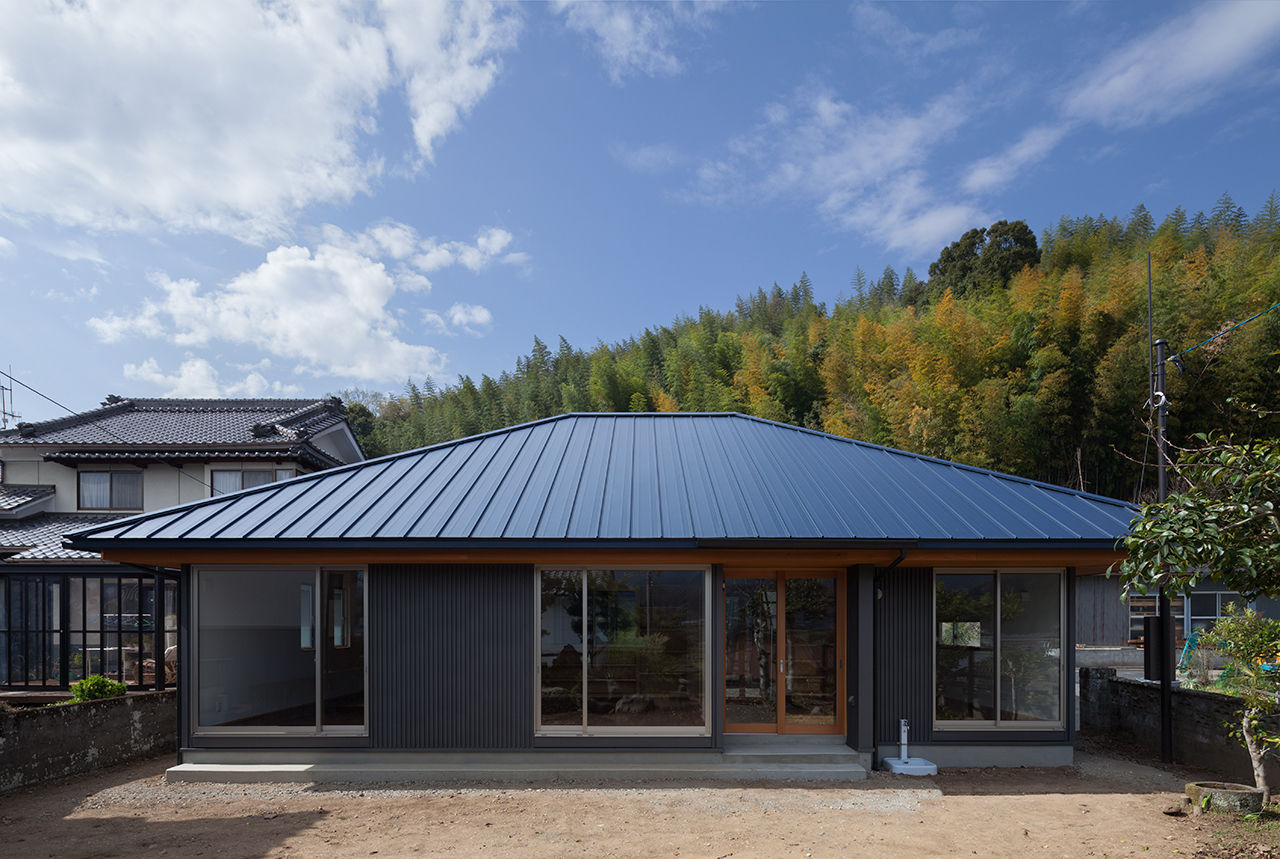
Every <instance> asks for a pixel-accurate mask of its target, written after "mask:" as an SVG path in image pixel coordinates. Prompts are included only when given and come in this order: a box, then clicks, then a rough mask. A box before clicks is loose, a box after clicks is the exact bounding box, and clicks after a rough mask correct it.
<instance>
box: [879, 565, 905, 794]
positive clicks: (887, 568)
mask: <svg viewBox="0 0 1280 859" xmlns="http://www.w3.org/2000/svg"><path fill="white" fill-rule="evenodd" d="M906 559H907V550H906V548H905V547H902V548H899V549H898V557H896V558H894V559H893V560H892V561H891V562H890V563H889V566H887V567H885V568H884V569H885V570H892V569H895V568H896V567H897V566H898V565H899V564H901V563H902V562H903V561H905V560H906ZM880 599H881V593H880V576H875V577H873V578H872V580H871V600H872V603H871V669H872V679H871V682H872V684H873V685H872V689H873V690H874V689H875V683H876V681H877V679H878V678H877V677H876V675H875V672H876V671H878V670H879V667H880V634H879V633H880V621H879V619H878V614H879V608H878V607H877V606H876V603H878V602H879V601H880ZM879 711H880V708H879V707H877V706H875V705H874V704H873V705H872V707H871V767H872V769H879V764H880V712H879Z"/></svg>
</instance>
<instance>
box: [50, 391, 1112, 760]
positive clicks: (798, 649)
mask: <svg viewBox="0 0 1280 859" xmlns="http://www.w3.org/2000/svg"><path fill="white" fill-rule="evenodd" d="M1133 514H1134V508H1132V507H1131V506H1130V505H1128V504H1125V503H1122V502H1120V501H1115V500H1112V499H1109V498H1103V497H1099V496H1095V495H1089V494H1086V493H1082V492H1077V491H1074V490H1070V489H1065V488H1062V487H1058V486H1051V485H1048V484H1044V483H1037V482H1035V481H1031V480H1025V479H1022V478H1018V477H1013V476H1010V475H1006V474H998V473H995V472H992V471H987V470H984V469H980V468H973V467H969V466H964V465H958V464H956V463H952V462H947V461H944V460H939V459H933V458H930V457H926V456H919V455H916V454H911V453H906V452H903V451H899V450H893V449H890V448H885V447H880V446H877V445H873V444H868V443H864V442H859V441H853V440H850V439H846V438H839V437H836V436H831V435H827V434H825V433H821V432H815V431H811V430H806V429H800V428H797V427H793V426H789V425H786V424H781V423H775V422H772V421H767V420H762V419H759V418H754V417H748V416H745V415H740V414H680V413H675V414H571V415H561V416H559V417H554V418H550V419H547V420H542V421H537V422H534V423H529V424H524V425H521V426H516V427H512V428H510V429H505V430H501V431H498V432H492V433H487V434H484V435H479V436H475V437H471V438H466V439H462V440H458V441H453V442H449V443H446V444H440V445H436V446H433V447H428V448H423V449H421V450H414V451H409V452H407V453H400V454H396V455H393V456H387V457H383V458H380V459H376V460H370V461H367V462H362V463H357V464H354V465H348V466H343V467H339V468H334V469H330V470H329V471H326V472H323V473H318V474H313V475H308V476H305V477H301V478H299V479H297V480H293V481H290V482H288V483H283V484H276V485H266V486H258V487H254V488H251V489H245V490H243V491H241V492H239V493H234V494H231V495H228V496H225V497H217V498H211V499H205V500H201V501H196V502H192V503H188V504H184V505H181V506H179V507H176V508H172V509H169V510H163V511H158V512H153V513H146V514H144V515H141V516H134V517H130V518H128V519H125V520H122V521H119V522H110V523H105V524H98V525H92V526H90V527H87V528H84V529H81V530H79V531H77V532H76V533H75V534H73V535H72V536H71V537H70V545H71V547H72V548H75V549H79V550H84V551H96V552H101V553H102V554H103V556H104V557H106V558H109V559H112V560H116V561H119V562H122V563H129V564H134V565H137V566H139V567H143V568H148V569H149V568H156V569H180V570H181V578H180V581H181V583H182V595H183V596H182V598H183V604H184V606H185V607H186V611H185V612H184V614H183V617H184V618H186V620H187V622H186V624H185V626H184V628H183V630H182V643H181V647H180V653H181V655H182V672H181V675H180V676H181V678H182V687H183V694H182V696H181V703H180V709H181V712H180V734H181V743H180V745H181V747H182V749H183V752H182V754H183V760H184V761H188V762H190V761H200V762H202V763H210V762H212V763H213V764H214V765H217V763H218V762H223V763H225V764H227V765H232V764H243V763H245V762H252V763H255V764H257V765H260V766H267V767H268V768H269V767H270V766H271V765H279V766H280V767H282V769H278V770H276V771H275V773H276V775H277V776H279V777H282V778H287V777H288V772H287V767H286V766H285V765H286V764H288V765H289V766H293V767H295V769H296V768H297V767H299V766H305V765H311V764H316V763H318V762H324V761H332V760H334V759H335V758H337V757H342V756H343V755H347V756H350V755H352V754H357V753H358V754H359V755H360V758H359V759H360V760H361V761H364V762H366V763H368V765H370V766H373V767H375V768H376V767H377V766H378V765H379V761H382V762H387V763H389V762H391V761H395V762H397V765H401V764H403V763H404V762H405V761H411V760H426V759H429V758H430V757H431V756H432V755H437V754H438V753H443V752H447V753H457V752H469V753H481V752H484V753H497V752H503V753H511V754H517V753H518V754H520V755H523V756H524V757H523V758H521V759H522V760H527V759H528V757H529V756H533V757H534V758H535V759H536V757H537V756H538V755H541V754H543V753H544V752H548V751H552V750H557V751H559V752H561V753H564V752H566V751H568V750H580V751H588V750H596V751H597V752H599V751H600V750H613V751H614V752H618V751H619V750H628V749H629V750H639V749H643V750H646V753H656V752H658V751H671V750H679V749H683V750H695V749H700V750H708V751H715V750H720V749H723V748H725V746H726V743H728V742H730V741H734V740H735V739H736V738H739V737H741V736H742V735H744V734H751V735H755V736H756V737H758V738H759V737H766V738H767V737H769V736H778V735H784V736H785V735H797V734H799V735H826V736H827V737H830V738H832V739H834V740H835V741H836V742H837V743H843V744H844V745H845V746H847V747H848V748H850V749H853V750H854V751H855V752H856V753H857V754H858V755H859V756H860V759H861V760H862V761H863V762H864V763H865V764H866V765H868V766H869V765H871V764H872V763H873V760H874V759H875V758H877V757H878V756H879V755H881V754H893V753H895V752H896V743H897V740H898V731H899V720H900V719H903V718H905V719H908V720H909V723H910V729H911V738H912V741H913V745H912V754H913V755H920V756H924V757H928V758H930V759H931V760H934V761H936V762H937V763H939V764H940V765H944V766H946V765H952V766H956V765H997V764H998V765H1021V764H1040V765H1060V764H1066V763H1069V762H1070V761H1071V760H1072V742H1073V731H1074V729H1073V724H1072V723H1073V720H1072V718H1071V714H1072V712H1073V701H1074V691H1073V690H1074V683H1073V682H1072V678H1073V676H1074V663H1073V660H1074V644H1075V642H1074V640H1073V631H1074V628H1075V626H1074V623H1073V622H1072V621H1073V619H1074V608H1073V600H1074V598H1075V596H1074V595H1075V593H1076V581H1077V578H1078V577H1081V576H1085V575H1089V574H1097V573H1100V572H1102V571H1103V570H1105V568H1106V567H1107V566H1108V565H1109V564H1111V563H1112V562H1114V561H1115V560H1116V559H1117V558H1118V557H1119V555H1118V552H1117V549H1116V541H1117V539H1118V538H1119V537H1120V536H1121V535H1123V534H1124V533H1125V532H1126V529H1127V527H1128V524H1129V522H1130V521H1131V519H1132V516H1133ZM247 595H251V597H247ZM556 759H557V760H560V759H563V754H562V755H560V756H559V757H557V758H556Z"/></svg>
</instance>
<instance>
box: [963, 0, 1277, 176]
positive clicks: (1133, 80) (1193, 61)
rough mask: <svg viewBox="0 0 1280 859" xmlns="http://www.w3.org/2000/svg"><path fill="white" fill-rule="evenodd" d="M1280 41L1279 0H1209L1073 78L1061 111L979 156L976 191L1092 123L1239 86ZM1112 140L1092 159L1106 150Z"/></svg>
mask: <svg viewBox="0 0 1280 859" xmlns="http://www.w3.org/2000/svg"><path fill="white" fill-rule="evenodd" d="M1277 44H1280V3H1274V2H1271V3H1250V2H1244V3H1238V2H1237V3H1228V2H1212V3H1205V4H1203V5H1201V6H1199V7H1198V8H1196V9H1193V10H1191V11H1190V12H1188V13H1186V14H1184V15H1182V16H1181V17H1179V18H1175V19H1174V20H1172V21H1169V22H1168V23H1166V24H1164V25H1162V26H1160V27H1158V28H1157V29H1155V30H1153V31H1152V32H1150V33H1147V34H1146V35H1143V36H1140V37H1138V38H1136V39H1132V40H1130V41H1129V42H1126V43H1125V44H1123V45H1121V46H1120V47H1118V48H1116V49H1114V50H1113V51H1112V52H1111V53H1110V54H1108V55H1107V56H1106V57H1103V58H1102V60H1101V61H1100V62H1098V63H1095V64H1092V69H1093V70H1092V71H1090V72H1088V73H1086V74H1083V75H1081V76H1079V77H1078V78H1076V79H1075V80H1074V81H1072V82H1071V83H1070V84H1069V85H1068V86H1067V87H1066V89H1065V91H1064V95H1063V96H1062V99H1061V103H1060V111H1059V112H1060V117H1059V118H1058V119H1056V120H1054V121H1051V122H1048V123H1043V124H1041V125H1038V126H1035V127H1033V128H1031V129H1029V130H1028V131H1026V132H1025V133H1024V134H1023V136H1022V137H1021V138H1020V139H1019V140H1018V142H1017V143H1015V144H1013V145H1012V146H1011V147H1009V148H1008V149H1006V150H1005V151H1004V152H1001V153H999V154H996V155H991V156H988V157H986V158H982V159H979V160H978V161H975V162H974V163H973V164H971V165H970V166H969V168H968V170H967V171H966V173H965V177H964V180H963V185H964V188H965V190H967V191H969V192H971V193H982V192H989V191H997V190H999V189H1001V188H1003V187H1005V186H1007V185H1008V184H1009V183H1010V182H1012V181H1013V180H1014V179H1015V178H1016V177H1017V174H1018V173H1019V172H1021V171H1022V170H1024V169H1026V168H1027V167H1030V166H1033V165H1035V164H1038V163H1040V162H1041V161H1043V160H1044V159H1045V158H1047V157H1048V156H1049V154H1050V153H1051V152H1052V151H1053V150H1054V149H1055V148H1056V147H1057V145H1058V144H1059V143H1060V142H1061V141H1062V139H1063V138H1064V137H1066V135H1067V134H1068V133H1070V132H1071V131H1072V130H1074V129H1075V128H1077V127H1079V126H1081V125H1082V124H1085V123H1092V124H1096V125H1101V126H1103V127H1106V128H1112V129H1128V128H1136V127H1139V126H1150V125H1153V124H1158V123H1163V122H1168V121H1170V120H1173V119H1176V118H1177V117H1179V116H1182V115H1184V114H1187V113H1190V112H1192V111H1194V110H1196V109H1198V108H1200V107H1202V106H1203V105H1204V104H1205V103H1206V102H1208V101H1210V100H1211V99H1213V98H1214V97H1217V96H1220V95H1222V94H1223V93H1224V92H1226V91H1227V90H1229V89H1231V88H1233V87H1239V86H1244V85H1248V84H1249V83H1251V82H1252V79H1251V77H1250V75H1249V71H1250V69H1251V68H1253V67H1255V66H1256V65H1257V63H1258V62H1259V61H1260V60H1261V59H1262V58H1263V57H1264V56H1265V55H1266V54H1268V53H1269V52H1271V51H1274V50H1275V49H1276V46H1277ZM1107 154H1108V153H1107V152H1106V147H1104V148H1103V150H1101V151H1095V152H1094V154H1093V156H1092V160H1097V159H1098V158H1100V157H1106V155H1107Z"/></svg>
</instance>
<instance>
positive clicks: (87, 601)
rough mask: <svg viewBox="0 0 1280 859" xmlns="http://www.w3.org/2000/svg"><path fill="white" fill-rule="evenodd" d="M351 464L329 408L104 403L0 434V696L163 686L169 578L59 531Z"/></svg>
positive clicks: (172, 651)
mask: <svg viewBox="0 0 1280 859" xmlns="http://www.w3.org/2000/svg"><path fill="white" fill-rule="evenodd" d="M363 458H364V457H363V455H362V453H361V451H360V446H359V444H358V443H357V442H356V439H355V437H354V436H353V435H352V433H351V430H350V427H348V426H347V422H346V416H345V412H344V410H343V407H342V404H341V402H340V401H338V400H337V399H326V400H304V399H273V400H177V399H122V398H120V397H114V396H113V397H108V398H107V401H106V402H104V403H103V404H102V407H101V408H99V409H95V410H93V411H88V412H82V413H79V414H75V415H69V416H67V417H65V418H57V419H55V420H50V421H42V422H40V423H30V424H26V423H23V424H19V425H18V426H17V428H16V429H11V430H6V431H2V432H0V687H8V688H10V689H14V688H28V689H29V688H57V687H65V686H67V685H68V684H69V683H71V682H73V681H75V680H77V679H79V678H80V677H83V676H85V675H86V674H93V673H100V674H107V675H109V676H112V677H115V678H117V679H119V680H122V681H124V682H126V683H128V684H129V685H130V686H134V687H142V686H148V687H152V686H154V687H157V688H162V687H163V686H164V685H165V684H166V682H168V683H170V684H171V683H172V682H173V679H174V678H173V676H172V675H173V669H174V668H175V667H176V664H177V662H176V660H177V650H176V646H177V643H178V592H177V580H176V576H175V575H174V572H173V571H166V570H139V569H138V568H136V567H130V566H127V565H120V564H115V563H109V562H104V561H103V560H102V559H101V558H100V557H99V556H98V555H97V554H96V553H94V552H85V551H78V550H75V549H68V548H66V547H64V546H63V535H64V534H66V533H67V532H68V531H71V530H74V529H76V528H81V527H84V526H85V525H90V524H95V523H102V522H107V521H110V520H113V519H118V518H120V517H122V516H125V515H128V514H130V513H138V512H145V511H148V510H159V509H161V508H165V507H171V506H173V505H175V504H180V503H182V502H186V501H192V500H197V499H201V498H208V497H210V496H211V495H215V494H219V493H222V492H232V491H238V490H240V489H241V488H243V487H246V486H256V485H262V484H265V483H271V482H274V481H279V480H287V479H291V478H293V477H295V476H297V475H300V474H307V473H309V472H313V471H317V470H320V469H325V468H331V467H333V466H336V465H342V464H345V463H350V462H355V461H358V460H361V459H363ZM166 663H167V664H166Z"/></svg>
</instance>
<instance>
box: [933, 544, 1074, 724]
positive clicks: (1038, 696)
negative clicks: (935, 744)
mask: <svg viewBox="0 0 1280 859" xmlns="http://www.w3.org/2000/svg"><path fill="white" fill-rule="evenodd" d="M1062 587H1063V578H1062V574H1061V572H1058V571H1054V572H1040V571H1025V570H1006V571H1001V570H985V571H976V570H975V571H969V570H965V571H956V572H947V573H939V574H937V575H936V576H935V577H934V617H935V622H936V638H935V648H936V649H935V656H934V681H935V687H934V688H935V710H934V714H935V716H934V718H935V720H936V721H937V722H938V723H952V724H953V725H954V726H955V727H961V726H964V727H970V726H978V725H1002V726H1009V725H1012V724H1019V725H1026V724H1027V723H1041V724H1044V723H1049V724H1053V725H1058V724H1061V723H1062V721H1063V717H1062V705H1063V692H1062V690H1063V670H1064V668H1063V666H1064V663H1063V619H1062V613H1063V596H1062Z"/></svg>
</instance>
